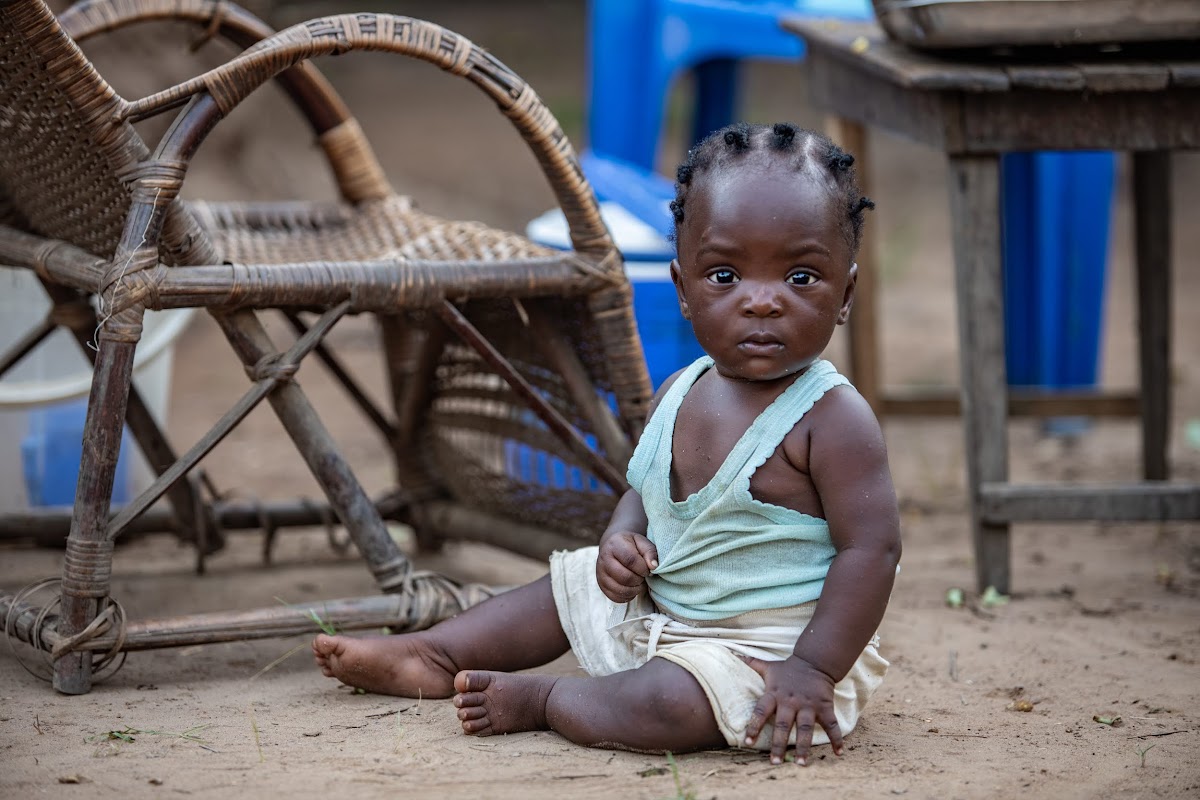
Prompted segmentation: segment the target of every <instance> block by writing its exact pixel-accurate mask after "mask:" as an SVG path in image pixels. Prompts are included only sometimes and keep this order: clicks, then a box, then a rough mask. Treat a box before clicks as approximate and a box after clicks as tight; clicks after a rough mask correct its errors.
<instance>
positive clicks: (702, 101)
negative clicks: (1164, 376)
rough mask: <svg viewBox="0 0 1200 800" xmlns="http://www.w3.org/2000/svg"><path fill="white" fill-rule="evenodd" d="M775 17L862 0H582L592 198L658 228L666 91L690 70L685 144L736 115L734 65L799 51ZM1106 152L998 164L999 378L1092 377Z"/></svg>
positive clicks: (1053, 383) (827, 12) (864, 7)
mask: <svg viewBox="0 0 1200 800" xmlns="http://www.w3.org/2000/svg"><path fill="white" fill-rule="evenodd" d="M784 15H800V16H810V17H824V18H833V19H842V20H865V19H871V18H872V15H873V12H872V10H871V5H870V3H869V0H793V1H792V2H787V1H786V0H740V1H739V0H591V2H590V4H589V23H590V30H589V95H588V97H589V101H588V141H589V147H590V151H589V152H587V153H585V154H584V156H583V168H584V172H585V173H586V174H587V175H588V178H589V180H590V181H591V183H592V185H593V187H594V188H595V190H596V192H597V194H598V195H599V196H600V197H601V199H604V200H611V201H614V202H617V203H619V204H621V205H623V206H625V208H626V209H628V210H629V211H631V212H632V213H634V214H635V215H636V216H638V217H639V218H640V219H642V220H643V221H645V222H646V223H648V224H650V225H651V226H653V227H654V228H655V229H656V230H658V231H659V232H660V233H662V234H663V235H664V236H668V235H669V234H670V233H671V231H672V229H673V225H672V222H671V218H670V215H669V213H668V212H667V211H666V209H665V206H664V204H663V198H669V197H672V196H673V195H674V193H673V191H672V189H671V183H670V181H668V180H666V179H664V178H662V177H661V176H659V175H657V174H655V172H654V167H655V157H656V155H657V150H658V143H659V140H660V138H661V131H662V118H663V112H664V107H665V103H666V98H667V95H668V92H669V89H670V86H671V83H672V81H673V80H675V78H676V77H678V76H679V75H680V74H681V73H683V72H686V71H688V70H692V71H693V72H694V73H695V76H696V84H697V98H696V113H695V117H694V119H693V126H692V141H699V139H701V138H703V137H704V136H705V135H707V134H708V133H709V132H710V131H713V130H716V129H717V128H720V127H721V126H723V125H725V124H728V123H729V122H731V121H732V120H733V119H734V118H735V117H736V113H735V103H736V96H737V77H738V75H737V65H738V62H739V61H741V60H744V59H747V58H754V59H785V60H797V59H800V58H802V57H803V54H804V46H803V42H802V41H801V40H800V39H799V38H797V37H796V36H794V35H792V34H789V33H786V32H784V31H783V30H781V29H780V28H779V19H780V17H781V16H784ZM1113 165H1114V157H1113V155H1112V154H1111V153H1082V154H1081V153H1070V154H1068V153H1014V154H1009V155H1006V156H1005V157H1004V159H1003V165H1002V183H1003V190H1004V197H1005V202H1004V262H1005V275H1006V286H1007V287H1009V288H1007V289H1006V295H1007V298H1006V328H1007V334H1006V336H1007V342H1006V345H1007V368H1008V380H1009V384H1010V385H1014V386H1018V385H1020V386H1042V387H1082V386H1089V385H1093V384H1094V383H1095V381H1096V372H1097V364H1098V352H1099V340H1100V321H1101V316H1102V313H1101V312H1102V308H1103V294H1104V283H1105V281H1104V273H1105V264H1106V260H1107V248H1108V229H1109V219H1110V217H1111V206H1112V200H1111V198H1112V184H1113V171H1114V167H1113Z"/></svg>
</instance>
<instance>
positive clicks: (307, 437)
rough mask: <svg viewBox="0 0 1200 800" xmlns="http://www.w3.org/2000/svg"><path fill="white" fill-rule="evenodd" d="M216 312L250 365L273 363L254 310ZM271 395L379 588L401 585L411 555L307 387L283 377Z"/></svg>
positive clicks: (267, 339)
mask: <svg viewBox="0 0 1200 800" xmlns="http://www.w3.org/2000/svg"><path fill="white" fill-rule="evenodd" d="M214 317H215V318H216V320H217V323H218V324H219V325H220V326H221V330H222V331H224V333H225V337H226V338H227V339H228V340H229V343H230V344H231V345H232V346H233V349H234V351H235V352H236V353H237V355H238V357H239V358H240V359H241V360H242V363H244V364H245V365H246V366H247V368H248V369H250V370H259V369H269V368H270V359H271V358H272V357H273V356H274V355H275V354H276V351H275V348H274V345H273V344H272V342H271V339H270V337H269V336H268V335H267V332H266V330H265V329H264V328H263V326H262V323H261V322H260V321H259V319H258V317H257V316H256V315H255V314H254V312H253V311H249V310H244V309H243V310H240V311H234V312H229V313H214ZM267 400H268V401H269V402H270V403H271V407H272V408H273V409H274V410H275V414H276V416H278V417H279V421H280V422H282V423H283V427H284V429H285V430H287V432H288V435H289V436H290V437H291V438H292V441H294V442H295V443H296V448H297V449H298V450H299V451H300V455H301V456H302V457H303V458H304V460H305V462H306V463H307V464H308V467H309V469H310V470H311V471H312V474H313V477H315V478H316V479H317V482H318V483H319V484H320V485H321V488H322V489H323V490H324V491H325V495H326V497H328V498H329V503H330V505H331V506H333V508H334V510H335V511H336V512H337V515H338V516H339V517H340V518H341V520H342V524H344V525H345V526H346V529H347V530H348V531H349V532H350V537H351V538H352V539H353V540H354V544H355V545H356V546H357V547H358V551H359V553H361V554H362V556H363V558H365V559H366V561H367V564H368V566H369V567H370V568H371V572H372V573H373V574H374V575H375V580H376V582H377V583H378V584H379V588H380V589H381V590H383V591H385V592H390V591H398V590H401V589H402V588H403V586H404V583H405V581H406V579H407V578H408V576H409V574H410V572H411V568H410V565H409V562H408V559H407V558H405V557H404V554H403V553H402V552H400V548H399V547H398V546H397V545H396V543H395V542H394V541H393V540H392V537H391V536H390V535H389V534H388V530H387V526H386V525H385V524H384V522H383V519H382V517H380V515H379V512H378V511H377V510H376V508H375V504H374V503H372V502H371V499H370V498H369V497H368V496H367V493H366V492H365V491H364V490H363V488H362V486H361V485H360V484H359V482H358V480H357V479H356V478H355V477H354V473H353V472H352V471H351V469H350V465H349V464H348V463H346V460H345V458H343V457H342V454H341V452H340V451H339V450H338V447H337V444H336V443H335V442H334V441H333V437H332V436H330V435H329V431H328V430H326V428H325V425H324V424H323V423H322V422H321V420H320V418H319V417H318V416H317V412H316V411H315V410H314V409H313V407H312V405H311V404H310V403H309V402H308V398H307V397H305V395H304V392H303V390H302V389H301V388H300V386H299V385H298V384H297V383H296V382H295V381H294V380H288V381H285V382H282V383H280V384H279V386H277V387H276V388H275V390H274V391H272V392H271V394H270V395H269V396H268V397H267Z"/></svg>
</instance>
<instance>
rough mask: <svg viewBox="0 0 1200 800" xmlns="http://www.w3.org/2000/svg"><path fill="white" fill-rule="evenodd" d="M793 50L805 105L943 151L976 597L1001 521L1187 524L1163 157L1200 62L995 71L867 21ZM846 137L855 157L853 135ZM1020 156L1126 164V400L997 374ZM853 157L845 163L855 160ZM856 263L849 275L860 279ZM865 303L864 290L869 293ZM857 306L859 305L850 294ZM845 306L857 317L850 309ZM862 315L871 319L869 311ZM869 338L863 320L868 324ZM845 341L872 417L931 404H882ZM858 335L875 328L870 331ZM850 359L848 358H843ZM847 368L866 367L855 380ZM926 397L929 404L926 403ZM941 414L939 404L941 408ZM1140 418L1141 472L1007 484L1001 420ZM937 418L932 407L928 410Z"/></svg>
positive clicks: (1193, 124)
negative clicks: (1011, 188) (1178, 471)
mask: <svg viewBox="0 0 1200 800" xmlns="http://www.w3.org/2000/svg"><path fill="white" fill-rule="evenodd" d="M784 26H785V27H786V28H787V29H789V30H791V31H793V32H795V33H797V34H798V35H800V36H802V37H803V38H804V39H805V41H806V43H807V48H808V49H807V55H806V57H805V60H804V62H803V68H804V69H805V70H806V71H807V74H808V79H809V92H810V96H811V98H812V101H813V103H815V104H816V105H818V106H820V107H823V108H825V109H826V110H828V111H829V112H831V113H832V114H835V115H837V116H838V117H840V118H843V119H845V120H848V121H849V126H850V128H849V130H850V133H851V134H852V136H853V134H854V133H855V131H854V127H855V126H863V125H870V126H877V127H879V128H883V129H885V130H887V131H890V132H892V133H895V134H899V135H902V136H905V137H907V138H910V139H913V140H915V141H917V142H920V143H922V144H925V145H928V146H930V147H935V148H938V149H940V150H942V151H943V152H944V153H945V154H946V158H947V162H948V165H949V194H950V211H951V216H952V222H953V230H954V262H955V274H956V279H955V286H956V297H957V304H958V330H959V352H960V362H961V365H962V386H961V388H960V390H959V397H960V403H961V411H962V415H963V423H964V426H965V429H966V442H965V444H966V463H967V486H968V493H969V500H970V508H971V525H972V535H973V541H974V548H975V569H976V579H977V581H978V585H979V588H980V589H981V590H982V589H983V588H985V587H987V586H995V587H996V589H998V590H999V591H1001V592H1007V591H1008V590H1009V561H1010V554H1009V549H1010V547H1009V526H1010V524H1011V523H1014V522H1028V521H1080V520H1122V521H1133V520H1179V519H1200V485H1194V484H1183V483H1168V482H1167V478H1168V467H1167V435H1168V430H1169V423H1170V375H1169V373H1170V356H1171V342H1170V330H1171V324H1170V315H1171V308H1170V296H1171V275H1170V267H1171V264H1170V239H1171V235H1170V234H1171V230H1170V225H1171V223H1170V217H1171V204H1170V152H1171V151H1172V150H1179V149H1196V148H1200V60H1196V57H1195V55H1194V53H1195V52H1196V51H1195V48H1192V53H1193V55H1192V56H1191V59H1190V60H1188V59H1187V58H1182V57H1181V58H1180V59H1178V60H1158V61H1132V60H1128V59H1124V58H1116V57H1107V60H1102V59H1103V58H1105V56H1103V55H1097V56H1094V57H1093V58H1094V60H1093V61H1090V62H1089V61H1077V62H1074V63H1065V62H1064V63H1047V62H1046V61H1040V62H1030V63H1026V62H1021V61H1016V60H1014V59H1012V58H1011V57H1010V58H1009V59H1007V60H1005V61H1003V62H1001V61H998V60H996V59H992V60H988V59H987V58H986V57H983V56H981V57H979V58H975V59H973V60H960V59H961V58H962V57H961V56H958V57H954V58H951V57H943V56H934V55H930V54H925V53H921V52H918V51H916V50H912V49H910V48H907V47H905V46H903V45H901V44H898V43H895V42H892V41H890V40H889V39H887V38H886V36H885V35H884V34H883V32H882V31H881V30H880V29H879V28H878V27H877V26H875V25H874V24H853V25H852V24H846V23H828V22H816V21H812V20H788V21H786V22H785V23H784ZM853 138H856V139H857V140H858V141H857V142H854V143H849V146H850V147H851V148H854V147H857V148H859V149H861V148H862V145H863V143H864V142H863V137H862V136H861V131H859V135H857V136H853ZM1022 150H1128V151H1131V152H1132V154H1133V186H1134V204H1135V211H1134V214H1135V237H1136V255H1137V278H1136V282H1137V308H1138V322H1137V327H1138V338H1139V354H1140V361H1141V364H1140V392H1139V393H1138V395H1137V396H1136V398H1129V397H1126V398H1122V397H1113V396H1110V395H1105V394H1104V393H1099V392H1098V393H1094V394H1090V395H1089V394H1086V393H1084V394H1079V393H1076V394H1075V395H1072V396H1068V397H1065V398H1064V397H1062V396H1061V395H1058V396H1053V395H1052V396H1046V397H1042V398H1039V397H1036V396H1035V397H1029V396H1024V397H1017V396H1014V395H1012V394H1011V393H1010V392H1009V391H1008V390H1007V387H1006V381H1005V373H1004V292H1003V275H1002V270H1001V252H1000V247H1001V239H1000V155H1001V154H1002V153H1005V152H1012V151H1022ZM856 155H857V154H856ZM861 269H862V268H861V267H860V270H861ZM868 294H869V293H868ZM860 299H861V298H860ZM859 310H860V309H859V306H858V303H857V301H856V305H855V312H856V314H857V313H858V312H859ZM865 310H866V311H867V316H868V318H871V319H873V309H871V308H870V306H869V305H868V307H867V308H866V309H865ZM867 327H868V329H871V328H873V323H870V324H868V326H867ZM858 334H859V335H858V341H857V342H853V341H852V349H853V351H854V358H853V359H852V368H853V370H854V377H855V382H856V384H858V383H861V382H862V379H863V378H864V377H865V378H866V381H865V382H866V384H867V392H865V394H866V395H867V398H868V400H871V401H872V403H873V405H874V406H875V408H876V409H877V410H880V411H881V412H882V413H884V414H888V413H894V412H899V413H903V412H904V410H905V408H906V407H913V408H915V409H917V410H918V412H919V413H920V410H921V406H922V404H924V411H925V412H928V411H930V410H931V409H932V410H939V409H934V408H933V407H934V406H937V405H938V403H937V401H936V400H935V401H930V400H929V399H928V398H925V399H912V398H908V399H904V398H893V397H890V396H888V395H887V394H886V393H885V392H884V391H883V390H882V388H881V387H880V385H879V383H880V382H879V380H878V377H877V373H876V371H875V369H874V366H875V350H874V342H873V341H863V339H864V337H863V336H862V331H861V330H859V331H858ZM869 334H870V336H871V337H873V336H874V332H873V330H870V331H869ZM855 362H856V363H855ZM860 373H864V374H863V375H860ZM931 403H932V405H931ZM941 405H942V406H946V403H944V402H943V403H941ZM1131 405H1132V408H1133V409H1135V410H1136V411H1137V413H1138V414H1139V415H1140V416H1141V420H1142V478H1143V480H1141V481H1138V482H1131V483H1128V484H1119V485H1104V486H1098V485H1090V486H1089V485H1068V484H1021V485H1014V484H1011V483H1009V481H1008V436H1007V422H1008V416H1009V414H1010V413H1014V412H1017V411H1022V412H1025V413H1036V414H1054V415H1058V414H1085V415H1095V414H1121V413H1125V412H1127V411H1128V410H1130V408H1131ZM940 410H946V409H945V408H941V409H940Z"/></svg>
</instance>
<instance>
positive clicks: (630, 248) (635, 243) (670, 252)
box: [525, 201, 675, 263]
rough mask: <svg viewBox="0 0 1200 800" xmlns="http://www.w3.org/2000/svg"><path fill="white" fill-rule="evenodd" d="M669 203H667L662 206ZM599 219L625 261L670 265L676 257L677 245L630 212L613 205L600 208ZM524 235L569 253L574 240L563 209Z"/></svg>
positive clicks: (534, 224)
mask: <svg viewBox="0 0 1200 800" xmlns="http://www.w3.org/2000/svg"><path fill="white" fill-rule="evenodd" d="M666 204H667V203H666V201H664V203H663V205H664V206H665V205H666ZM600 218H601V219H603V220H604V224H605V225H607V226H608V229H609V230H610V231H612V235H613V239H614V241H616V243H617V247H618V248H620V250H621V254H622V255H624V256H625V261H626V262H627V263H628V262H631V261H657V262H662V261H670V260H671V259H673V258H674V257H675V245H673V244H671V242H669V241H667V240H666V239H664V238H663V237H662V236H661V235H660V234H659V233H658V231H656V230H654V228H652V227H650V226H649V225H647V224H646V223H644V222H642V221H641V220H640V219H638V218H637V217H635V216H634V215H633V214H631V213H630V212H629V211H627V210H625V207H624V206H621V205H619V204H617V203H613V202H602V203H601V204H600ZM525 235H526V236H527V237H528V238H529V239H532V240H533V241H535V242H537V243H538V244H544V245H546V246H547V247H557V248H558V249H560V250H567V249H569V248H570V247H571V238H570V235H569V233H568V230H567V220H566V218H564V217H563V213H562V211H561V210H560V209H557V208H555V209H551V210H550V211H547V212H546V213H545V214H542V215H541V216H540V217H537V218H535V219H534V220H532V221H531V222H530V223H529V224H528V225H526V226H525Z"/></svg>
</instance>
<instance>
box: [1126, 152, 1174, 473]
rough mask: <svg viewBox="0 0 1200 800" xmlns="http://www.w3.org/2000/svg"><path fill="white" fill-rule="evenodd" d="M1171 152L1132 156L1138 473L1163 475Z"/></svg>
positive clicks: (1168, 377) (1167, 400)
mask: <svg viewBox="0 0 1200 800" xmlns="http://www.w3.org/2000/svg"><path fill="white" fill-rule="evenodd" d="M1170 159H1171V154H1170V152H1169V151H1165V150H1156V151H1150V152H1138V153H1134V154H1133V193H1134V238H1135V240H1136V248H1137V298H1138V348H1139V352H1140V357H1141V358H1140V361H1141V364H1140V370H1141V375H1140V378H1141V399H1142V476H1143V477H1144V478H1145V479H1146V480H1158V481H1161V480H1166V479H1167V434H1168V430H1169V428H1170V424H1171V170H1170Z"/></svg>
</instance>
